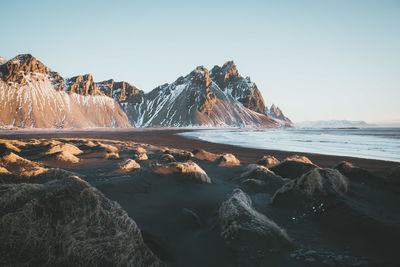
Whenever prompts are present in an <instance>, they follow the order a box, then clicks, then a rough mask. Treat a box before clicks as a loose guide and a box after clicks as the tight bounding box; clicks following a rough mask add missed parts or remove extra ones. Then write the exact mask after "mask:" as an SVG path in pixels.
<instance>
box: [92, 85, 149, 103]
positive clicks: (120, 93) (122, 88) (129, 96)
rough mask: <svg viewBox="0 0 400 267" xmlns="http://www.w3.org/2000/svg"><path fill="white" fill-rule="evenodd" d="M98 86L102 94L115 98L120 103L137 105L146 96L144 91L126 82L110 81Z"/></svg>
mask: <svg viewBox="0 0 400 267" xmlns="http://www.w3.org/2000/svg"><path fill="white" fill-rule="evenodd" d="M96 84H97V87H98V88H99V90H100V91H101V92H102V93H104V94H105V95H106V96H109V97H112V98H114V99H115V100H117V101H118V102H119V103H125V102H131V103H133V102H135V103H137V102H140V101H141V98H142V96H143V95H144V92H143V91H141V90H139V89H138V88H136V87H135V86H133V85H131V84H130V83H127V82H124V81H120V82H116V81H114V79H109V80H106V81H102V82H98V83H96Z"/></svg>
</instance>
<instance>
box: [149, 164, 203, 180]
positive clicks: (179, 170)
mask: <svg viewBox="0 0 400 267" xmlns="http://www.w3.org/2000/svg"><path fill="white" fill-rule="evenodd" d="M154 172H155V173H157V174H163V175H173V176H175V177H177V178H180V179H181V180H184V181H192V182H196V183H208V184H210V183H211V179H210V178H209V177H208V175H207V173H206V172H205V171H204V170H203V169H202V168H200V166H199V165H197V164H196V163H194V162H192V161H187V162H172V163H169V164H166V165H161V166H157V167H156V168H155V170H154Z"/></svg>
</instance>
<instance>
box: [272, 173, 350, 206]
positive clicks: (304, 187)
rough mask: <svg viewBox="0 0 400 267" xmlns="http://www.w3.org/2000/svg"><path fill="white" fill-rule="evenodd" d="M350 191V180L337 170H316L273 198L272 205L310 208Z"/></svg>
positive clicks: (281, 190)
mask: <svg viewBox="0 0 400 267" xmlns="http://www.w3.org/2000/svg"><path fill="white" fill-rule="evenodd" d="M347 191H348V180H347V178H346V177H345V176H343V175H342V174H341V173H340V172H339V171H337V170H335V169H319V168H317V169H314V170H311V171H309V172H308V173H306V174H304V175H302V176H301V177H299V178H297V179H295V180H292V181H290V182H289V183H287V184H285V185H284V186H283V187H282V188H280V189H279V190H278V191H277V192H276V193H275V195H274V196H273V198H272V201H271V202H272V204H279V205H287V206H292V207H297V206H300V207H306V208H307V207H309V206H315V205H317V204H320V203H324V202H325V201H327V200H329V198H330V197H336V196H341V195H342V194H344V193H346V192H347ZM325 205H326V204H325Z"/></svg>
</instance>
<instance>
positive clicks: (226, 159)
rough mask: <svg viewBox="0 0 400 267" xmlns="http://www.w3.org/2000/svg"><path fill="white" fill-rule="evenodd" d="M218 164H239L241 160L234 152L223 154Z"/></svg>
mask: <svg viewBox="0 0 400 267" xmlns="http://www.w3.org/2000/svg"><path fill="white" fill-rule="evenodd" d="M217 163H218V166H239V165H240V161H239V160H238V159H237V158H236V157H235V156H234V155H233V154H229V153H227V154H223V155H221V156H220V157H219V158H218V159H217Z"/></svg>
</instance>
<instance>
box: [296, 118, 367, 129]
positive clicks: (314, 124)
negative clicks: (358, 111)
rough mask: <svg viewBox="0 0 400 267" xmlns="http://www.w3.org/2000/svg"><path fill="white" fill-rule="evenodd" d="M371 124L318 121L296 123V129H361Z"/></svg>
mask: <svg viewBox="0 0 400 267" xmlns="http://www.w3.org/2000/svg"><path fill="white" fill-rule="evenodd" d="M372 126H375V125H373V124H368V123H366V122H365V121H349V120H328V121H324V120H319V121H303V122H299V123H296V127H300V128H352V127H356V128H363V127H372Z"/></svg>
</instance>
